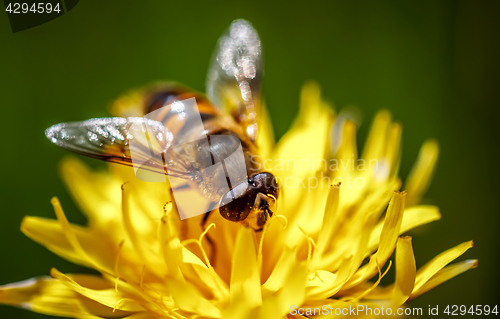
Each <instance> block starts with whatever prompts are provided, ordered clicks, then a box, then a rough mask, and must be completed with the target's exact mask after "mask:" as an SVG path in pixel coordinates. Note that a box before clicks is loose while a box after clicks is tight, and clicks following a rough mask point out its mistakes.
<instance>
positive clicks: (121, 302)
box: [113, 298, 140, 312]
mask: <svg viewBox="0 0 500 319" xmlns="http://www.w3.org/2000/svg"><path fill="white" fill-rule="evenodd" d="M127 301H128V302H135V303H137V304H140V303H139V302H137V300H134V299H131V298H122V299H120V300H118V302H117V303H116V305H115V306H114V307H113V312H115V311H116V308H118V307H119V306H122V305H123V304H124V303H125V302H127Z"/></svg>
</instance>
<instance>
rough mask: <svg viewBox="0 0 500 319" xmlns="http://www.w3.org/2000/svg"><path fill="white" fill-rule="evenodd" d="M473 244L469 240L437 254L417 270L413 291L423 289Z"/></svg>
mask: <svg viewBox="0 0 500 319" xmlns="http://www.w3.org/2000/svg"><path fill="white" fill-rule="evenodd" d="M472 245H473V243H472V241H467V242H465V243H462V244H460V245H457V246H455V247H453V248H451V249H448V250H446V251H444V252H442V253H441V254H439V255H437V256H436V257H434V258H433V259H432V260H431V261H429V262H428V263H427V264H425V265H424V266H423V267H421V268H420V269H419V270H418V272H417V278H416V280H415V288H414V289H413V293H416V292H418V290H419V289H421V287H422V286H423V285H424V284H425V283H426V282H427V281H428V280H429V279H431V278H432V277H433V276H434V275H435V274H436V273H437V272H438V271H440V270H441V269H442V268H443V267H444V266H446V265H447V264H449V263H450V262H452V261H453V260H455V259H456V258H458V257H459V256H461V255H462V254H463V253H465V252H466V251H467V250H468V249H469V248H471V247H472Z"/></svg>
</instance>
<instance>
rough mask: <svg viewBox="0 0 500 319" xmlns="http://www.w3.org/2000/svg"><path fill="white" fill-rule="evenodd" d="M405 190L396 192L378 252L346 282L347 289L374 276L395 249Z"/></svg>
mask: <svg viewBox="0 0 500 319" xmlns="http://www.w3.org/2000/svg"><path fill="white" fill-rule="evenodd" d="M405 197H406V193H405V192H401V193H400V192H397V191H396V192H394V195H393V197H392V200H391V202H390V203H389V207H388V208H387V213H386V216H385V220H384V226H383V227H382V234H381V237H380V242H379V247H378V250H377V252H376V253H375V254H374V255H373V256H371V257H370V262H369V263H368V264H367V265H365V266H363V267H361V268H360V269H359V270H358V272H356V274H355V275H354V276H353V277H352V278H351V279H350V280H349V282H348V283H347V284H346V289H347V288H350V287H353V286H356V285H357V284H359V283H361V282H363V281H365V280H366V279H368V278H370V277H372V276H373V275H374V274H375V273H376V272H377V269H379V268H382V266H383V265H384V264H385V262H386V261H387V259H389V257H390V256H391V254H392V252H393V251H394V248H395V245H396V241H397V238H398V235H399V233H400V229H401V222H402V220H403V211H404V207H405Z"/></svg>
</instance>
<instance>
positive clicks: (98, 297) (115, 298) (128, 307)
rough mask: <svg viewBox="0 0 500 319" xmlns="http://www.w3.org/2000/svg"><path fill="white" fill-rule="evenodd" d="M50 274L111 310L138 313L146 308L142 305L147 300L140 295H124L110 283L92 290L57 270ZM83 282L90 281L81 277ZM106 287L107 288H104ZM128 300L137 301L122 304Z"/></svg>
mask: <svg viewBox="0 0 500 319" xmlns="http://www.w3.org/2000/svg"><path fill="white" fill-rule="evenodd" d="M50 274H51V275H52V277H54V278H55V279H57V280H59V281H60V282H61V283H62V284H64V285H65V286H67V287H68V288H70V289H72V290H74V291H75V292H77V293H79V294H81V295H83V296H85V297H87V298H89V299H91V300H94V301H96V302H98V303H101V304H103V305H105V306H108V307H110V308H111V309H119V310H123V311H131V312H138V311H144V310H145V309H144V307H143V306H141V304H140V303H143V304H144V303H145V300H142V298H140V297H139V296H138V294H135V295H133V294H130V293H128V294H127V293H124V292H123V291H115V287H114V285H113V284H112V283H109V282H108V285H107V288H103V287H99V288H101V289H91V288H87V287H84V286H82V285H81V284H79V283H77V282H76V281H75V280H74V279H72V278H70V277H69V276H66V275H64V274H63V273H61V272H60V271H58V270H57V269H55V268H52V270H51V271H50ZM79 278H80V280H81V281H83V282H82V284H85V282H89V281H90V280H86V279H87V278H86V277H79ZM95 281H96V279H94V278H92V281H91V282H92V284H95ZM104 284H105V282H103V283H102V284H101V285H104ZM104 287H106V286H104ZM124 298H128V299H131V300H136V302H120V301H121V300H122V299H124Z"/></svg>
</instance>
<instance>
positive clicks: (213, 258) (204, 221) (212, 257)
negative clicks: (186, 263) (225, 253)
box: [200, 202, 217, 267]
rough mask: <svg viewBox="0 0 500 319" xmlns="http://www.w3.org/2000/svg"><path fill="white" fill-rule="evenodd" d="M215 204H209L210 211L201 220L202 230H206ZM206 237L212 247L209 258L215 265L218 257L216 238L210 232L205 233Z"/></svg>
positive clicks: (208, 209) (213, 265)
mask: <svg viewBox="0 0 500 319" xmlns="http://www.w3.org/2000/svg"><path fill="white" fill-rule="evenodd" d="M215 205H216V203H215V202H213V203H211V204H210V205H209V206H208V208H207V211H208V212H207V213H205V216H203V219H202V220H201V222H200V226H201V231H202V232H203V231H205V229H206V224H207V221H208V218H209V217H210V213H212V212H213V211H214V208H215ZM205 238H206V239H207V242H208V244H209V245H210V248H211V249H210V256H209V257H208V260H209V261H210V264H211V265H212V267H215V261H216V259H217V246H216V245H215V242H214V240H213V239H212V238H211V237H210V234H209V233H206V234H205Z"/></svg>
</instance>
